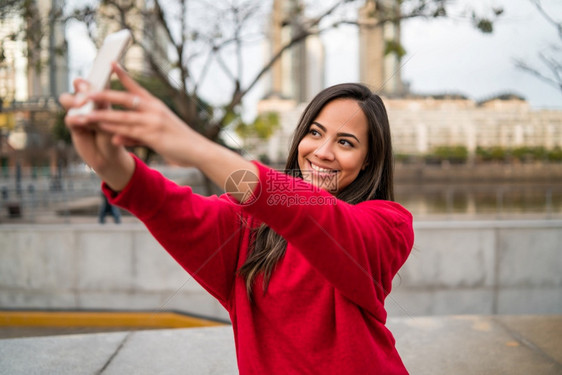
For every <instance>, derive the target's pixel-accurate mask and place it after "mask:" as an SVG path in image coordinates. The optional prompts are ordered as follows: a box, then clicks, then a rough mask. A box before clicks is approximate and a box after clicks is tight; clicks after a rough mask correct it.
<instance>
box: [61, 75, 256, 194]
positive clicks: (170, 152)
mask: <svg viewBox="0 0 562 375" xmlns="http://www.w3.org/2000/svg"><path fill="white" fill-rule="evenodd" d="M113 71H114V72H115V73H116V75H117V77H118V78H119V80H120V81H121V82H122V83H123V85H124V86H125V89H126V91H113V90H105V91H102V92H98V93H91V94H89V95H88V96H87V98H88V99H89V100H93V101H95V102H96V103H97V105H98V107H100V106H101V109H97V110H94V111H93V112H91V113H90V114H88V115H84V116H82V117H81V118H80V119H79V120H78V119H72V118H71V119H70V120H67V123H69V122H70V123H71V125H72V128H74V129H76V130H74V132H76V133H77V132H78V130H79V129H80V130H81V129H88V130H91V128H92V126H93V125H92V124H95V127H96V130H97V131H100V132H101V133H102V134H112V136H111V149H113V148H115V149H116V150H119V154H120V152H121V151H120V150H121V149H122V148H123V146H126V145H129V144H143V145H146V146H149V147H150V148H152V149H153V150H154V151H156V152H157V153H159V154H160V155H162V156H163V157H164V158H166V159H167V160H168V161H170V162H172V163H174V164H178V165H182V166H195V167H197V168H198V169H200V170H201V171H202V172H203V173H204V174H205V175H207V176H208V177H209V178H210V179H211V180H212V181H213V182H214V183H215V184H217V185H218V186H221V187H224V186H225V182H226V180H227V178H228V176H230V175H231V174H232V173H233V172H235V171H237V170H248V171H250V172H253V173H254V175H257V173H258V172H257V168H256V166H255V165H254V164H252V163H251V162H249V161H247V160H245V159H244V158H242V157H241V156H240V155H238V154H236V153H235V152H233V151H230V150H228V149H227V148H225V147H222V146H220V145H218V144H216V143H214V142H212V141H210V140H208V139H207V138H205V137H204V136H202V135H201V134H199V133H197V132H196V131H194V130H193V129H191V128H190V127H189V126H187V125H186V124H185V123H184V122H183V121H182V120H181V119H180V118H178V117H177V116H176V115H175V114H174V113H173V112H172V111H171V110H170V109H169V108H167V107H166V106H165V105H164V103H162V102H161V101H160V100H159V99H157V98H155V97H154V96H152V95H151V94H150V93H149V92H147V91H146V90H144V89H143V88H142V87H141V86H140V85H138V84H137V83H136V82H135V81H134V80H133V79H132V78H131V77H130V76H129V75H128V74H127V73H126V72H125V71H124V70H123V69H122V68H121V67H119V66H118V65H117V64H113ZM107 104H113V105H120V106H122V107H124V108H126V109H125V110H113V109H111V108H110V107H109V106H108V105H107ZM80 126H82V128H81V127H80ZM90 149H91V147H89V148H88V149H87V150H88V152H95V151H97V150H95V151H94V150H90ZM116 152H117V151H116ZM83 153H84V154H85V155H84V156H83V157H84V159H85V161H86V162H87V163H89V161H90V159H93V158H92V157H90V155H89V154H88V155H86V152H83ZM81 156H82V153H81ZM87 159H88V160H87ZM104 161H105V160H104ZM110 164H111V163H110ZM118 165H119V164H118ZM92 167H93V168H94V169H96V167H95V166H92ZM103 167H104V168H102V169H104V170H105V169H107V170H110V171H112V172H113V171H114V170H116V169H117V168H120V169H121V168H122V167H121V166H119V167H114V166H107V165H105V163H104V165H103ZM125 174H126V175H129V177H130V175H131V174H130V172H129V171H127V173H125ZM100 177H102V179H104V181H106V183H107V184H108V185H109V186H110V187H112V188H114V184H115V185H117V188H119V186H118V185H120V181H115V182H114V181H113V180H111V181H108V180H106V178H111V177H112V176H111V175H110V173H105V174H104V175H102V174H100ZM121 188H122V186H121ZM117 190H119V189H117Z"/></svg>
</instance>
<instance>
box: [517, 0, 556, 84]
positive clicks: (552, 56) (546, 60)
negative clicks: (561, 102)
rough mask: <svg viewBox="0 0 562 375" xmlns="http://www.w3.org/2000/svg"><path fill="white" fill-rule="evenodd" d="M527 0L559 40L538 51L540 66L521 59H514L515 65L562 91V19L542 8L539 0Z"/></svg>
mask: <svg viewBox="0 0 562 375" xmlns="http://www.w3.org/2000/svg"><path fill="white" fill-rule="evenodd" d="M529 1H530V2H531V3H532V4H533V5H534V6H535V7H536V8H537V10H538V11H539V13H540V14H541V16H542V17H543V18H544V19H545V20H546V22H548V23H549V24H550V25H552V27H553V28H554V29H555V30H556V32H557V33H558V39H559V40H558V44H553V45H551V46H550V47H549V48H548V49H546V50H544V51H541V52H539V53H538V57H539V59H540V61H541V62H542V65H543V67H542V68H539V67H537V66H534V65H531V64H529V63H527V62H526V61H524V60H521V59H516V60H515V66H517V67H518V68H519V69H521V70H523V71H524V72H527V73H529V74H531V75H533V76H535V77H536V78H538V79H540V80H541V81H543V82H546V83H547V84H549V85H551V86H554V87H556V88H557V89H558V90H560V92H562V19H555V18H553V17H552V16H551V15H550V14H549V12H548V11H547V10H546V9H545V8H544V6H543V4H542V2H541V0H529ZM545 69H546V71H545Z"/></svg>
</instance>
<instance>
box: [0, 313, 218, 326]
mask: <svg viewBox="0 0 562 375" xmlns="http://www.w3.org/2000/svg"><path fill="white" fill-rule="evenodd" d="M219 325H224V324H223V323H219V322H214V321H212V320H206V319H200V318H195V317H191V316H187V315H182V314H177V313H171V312H105V311H103V312H90V311H24V310H22V311H13V310H12V311H0V327H14V326H28V327H30V326H31V327H142V328H190V327H211V326H219Z"/></svg>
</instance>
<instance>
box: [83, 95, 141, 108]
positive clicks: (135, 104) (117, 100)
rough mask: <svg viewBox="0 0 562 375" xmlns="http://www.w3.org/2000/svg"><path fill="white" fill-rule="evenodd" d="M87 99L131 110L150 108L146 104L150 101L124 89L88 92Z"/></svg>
mask: <svg viewBox="0 0 562 375" xmlns="http://www.w3.org/2000/svg"><path fill="white" fill-rule="evenodd" d="M88 99H91V100H93V101H95V102H97V103H100V102H102V103H110V104H113V105H120V106H122V107H125V108H128V109H131V110H139V111H140V110H143V109H147V108H150V107H149V106H148V105H149V103H150V101H148V100H147V99H146V98H142V97H141V96H139V95H136V94H131V93H129V92H126V91H113V90H106V91H100V92H94V93H90V94H88ZM147 106H148V107H147Z"/></svg>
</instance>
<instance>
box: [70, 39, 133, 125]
mask: <svg viewBox="0 0 562 375" xmlns="http://www.w3.org/2000/svg"><path fill="white" fill-rule="evenodd" d="M130 41H131V32H130V31H129V30H127V29H123V30H120V31H117V32H115V33H112V34H109V35H108V36H107V37H106V38H105V39H104V41H103V44H102V46H101V48H100V50H99V51H98V53H97V55H96V58H95V60H94V64H93V65H92V69H91V70H90V73H89V74H88V78H86V80H87V81H88V82H89V83H90V92H97V91H102V90H103V89H104V88H105V87H106V86H107V84H108V83H109V78H110V77H111V63H112V62H113V61H119V60H120V59H121V58H122V57H123V55H124V54H125V51H126V50H127V47H128V45H129V43H130ZM93 109H94V103H93V102H92V101H89V102H87V103H86V104H84V105H83V106H81V107H78V108H71V109H70V110H69V111H68V115H70V116H77V115H85V114H88V113H90V112H91V111H92V110H93Z"/></svg>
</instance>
